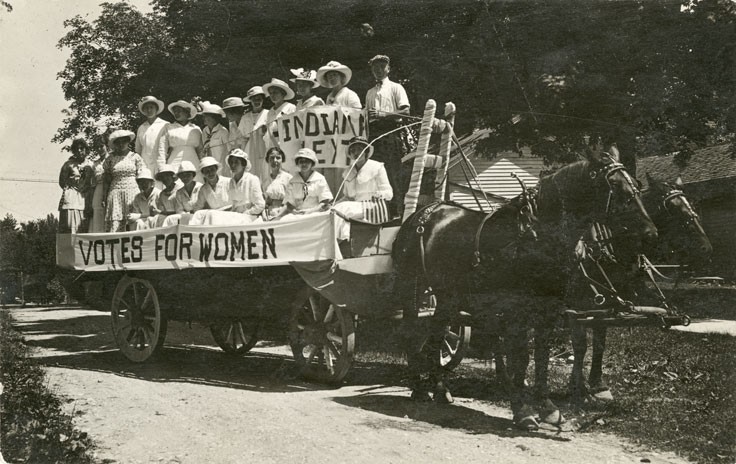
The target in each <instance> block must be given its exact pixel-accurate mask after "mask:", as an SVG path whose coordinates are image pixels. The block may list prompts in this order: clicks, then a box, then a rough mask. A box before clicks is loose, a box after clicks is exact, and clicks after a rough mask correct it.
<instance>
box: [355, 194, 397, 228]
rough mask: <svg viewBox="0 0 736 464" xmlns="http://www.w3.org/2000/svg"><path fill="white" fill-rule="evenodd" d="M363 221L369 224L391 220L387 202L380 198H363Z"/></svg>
mask: <svg viewBox="0 0 736 464" xmlns="http://www.w3.org/2000/svg"><path fill="white" fill-rule="evenodd" d="M362 203H363V222H368V223H370V224H385V223H387V222H389V221H390V220H391V215H390V214H389V212H388V203H386V200H384V199H382V198H372V199H370V200H363V201H362Z"/></svg>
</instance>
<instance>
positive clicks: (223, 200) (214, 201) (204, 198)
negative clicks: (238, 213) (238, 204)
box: [194, 176, 232, 211]
mask: <svg viewBox="0 0 736 464" xmlns="http://www.w3.org/2000/svg"><path fill="white" fill-rule="evenodd" d="M229 186H230V178H229V177H224V176H219V178H218V179H217V183H216V184H215V188H214V189H213V188H212V186H211V185H210V184H209V183H207V182H205V183H204V184H203V185H202V188H201V189H200V190H199V195H198V196H197V200H196V202H195V204H194V211H199V210H200V209H205V207H206V208H207V209H218V208H222V207H223V206H228V205H231V204H232V202H231V201H230V195H229V194H228V190H229Z"/></svg>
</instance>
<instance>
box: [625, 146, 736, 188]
mask: <svg viewBox="0 0 736 464" xmlns="http://www.w3.org/2000/svg"><path fill="white" fill-rule="evenodd" d="M636 165H637V167H636V172H637V173H638V174H639V176H638V177H640V180H641V181H642V182H644V183H646V179H644V177H645V176H644V174H645V173H647V172H648V173H649V174H650V175H651V176H652V177H655V178H657V179H660V180H664V181H674V180H675V179H677V178H678V177H680V178H681V179H682V182H683V183H684V184H695V183H698V182H705V181H710V180H715V179H725V178H731V177H736V159H734V158H732V157H731V145H730V144H728V143H724V144H721V145H714V146H712V147H707V148H701V149H699V150H695V152H694V153H693V156H692V157H691V158H690V159H689V160H688V161H687V163H686V165H685V166H684V167H683V168H680V167H679V166H678V165H677V164H675V162H674V154H669V155H661V156H649V157H647V158H639V159H637V160H636Z"/></svg>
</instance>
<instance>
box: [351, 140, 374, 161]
mask: <svg viewBox="0 0 736 464" xmlns="http://www.w3.org/2000/svg"><path fill="white" fill-rule="evenodd" d="M353 145H361V146H362V147H363V148H362V150H364V151H363V156H365V158H366V159H370V157H371V156H373V145H371V144H370V142H368V139H366V138H365V137H353V138H352V139H350V142H348V151H350V147H352V146H353ZM365 147H368V148H367V149H366V148H365Z"/></svg>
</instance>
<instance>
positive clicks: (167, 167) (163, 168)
mask: <svg viewBox="0 0 736 464" xmlns="http://www.w3.org/2000/svg"><path fill="white" fill-rule="evenodd" d="M167 172H169V173H171V174H172V175H174V176H176V171H174V166H172V165H170V164H164V165H163V166H161V169H159V170H158V172H157V173H156V180H158V181H160V180H161V174H164V173H167Z"/></svg>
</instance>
